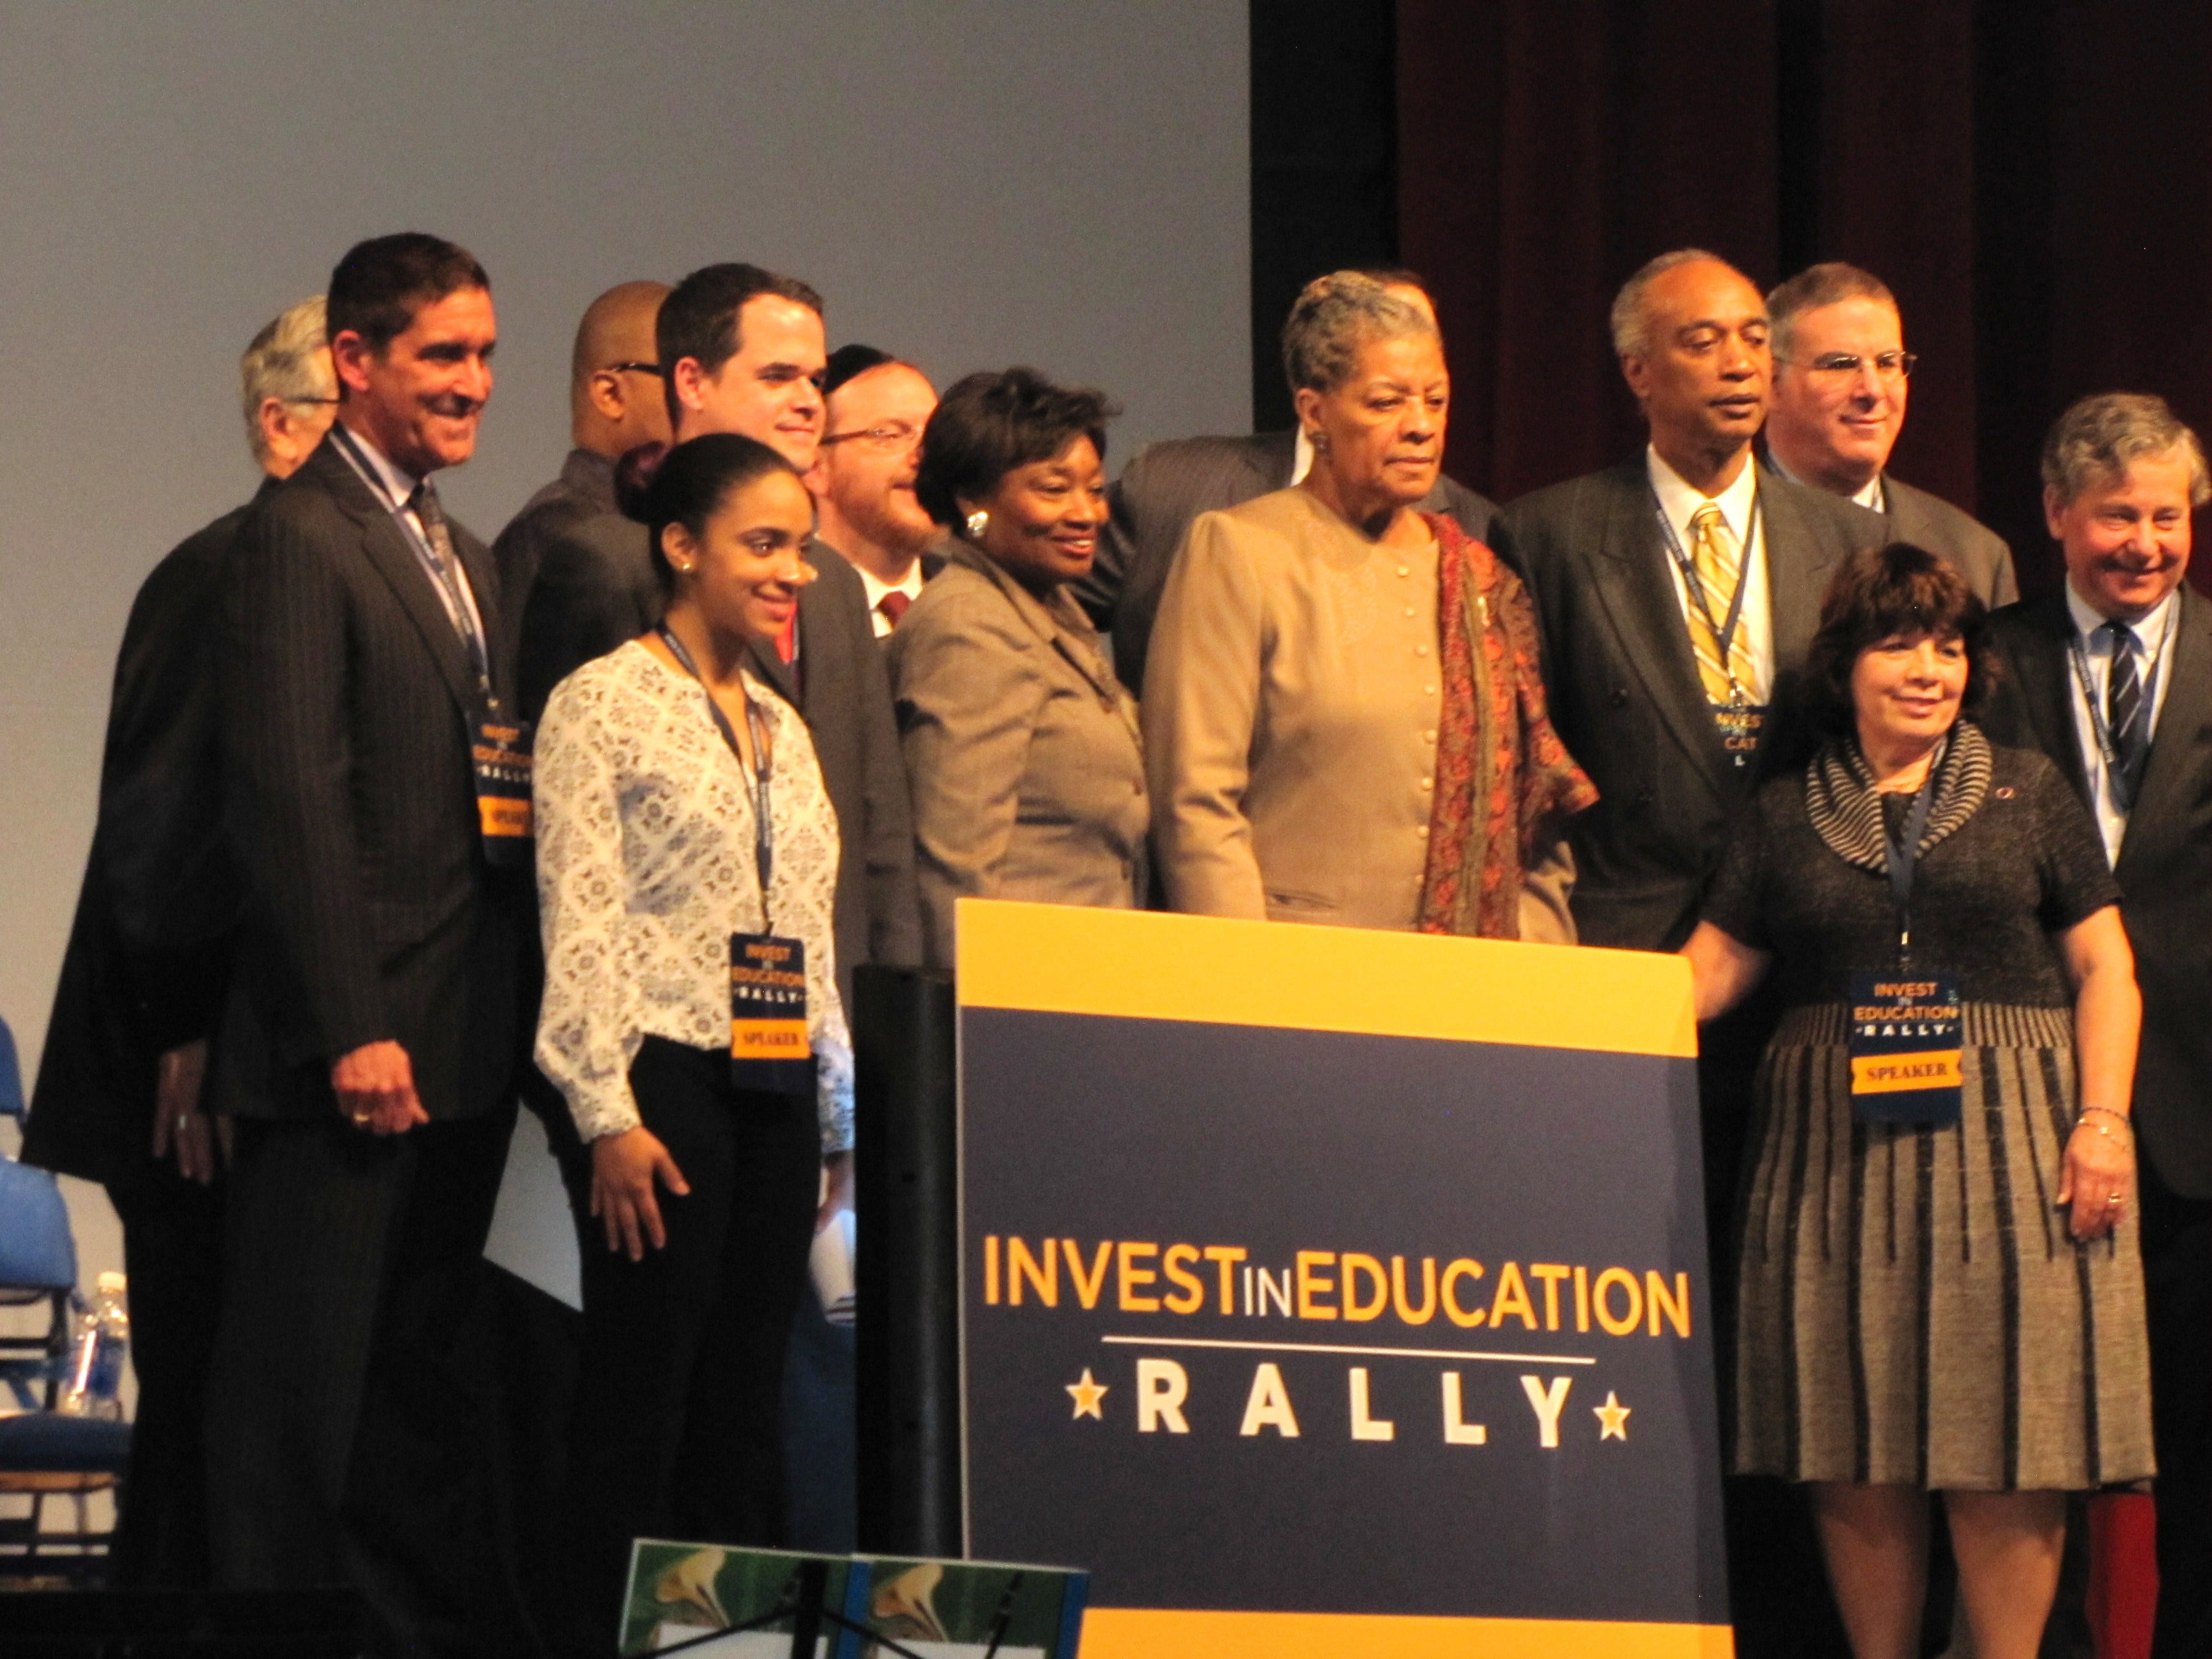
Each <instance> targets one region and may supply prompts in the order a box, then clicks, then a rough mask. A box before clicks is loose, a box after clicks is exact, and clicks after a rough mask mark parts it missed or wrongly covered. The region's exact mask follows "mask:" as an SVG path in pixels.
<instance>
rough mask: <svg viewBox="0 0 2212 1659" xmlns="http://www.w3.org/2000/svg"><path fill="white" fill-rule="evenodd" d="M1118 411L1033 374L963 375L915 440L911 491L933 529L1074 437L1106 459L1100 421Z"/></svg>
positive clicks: (1082, 389) (1085, 391)
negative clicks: (917, 455) (962, 502)
mask: <svg viewBox="0 0 2212 1659" xmlns="http://www.w3.org/2000/svg"><path fill="white" fill-rule="evenodd" d="M1120 413H1121V410H1117V409H1116V408H1115V407H1114V405H1113V404H1110V403H1109V402H1108V401H1107V398H1106V394H1105V393H1104V392H1094V391H1092V390H1091V389H1090V388H1089V387H1087V386H1077V387H1069V386H1054V384H1053V383H1052V382H1051V381H1050V380H1046V379H1045V377H1044V376H1043V375H1042V374H1038V373H1037V372H1036V370H1035V369H1033V368H1010V369H1007V370H1006V372H1005V373H1003V374H990V373H987V372H984V373H979V374H970V375H969V376H968V377H967V378H966V379H965V380H962V381H961V382H960V383H959V384H958V385H957V386H954V387H953V388H952V389H951V391H949V392H946V393H945V397H944V399H943V401H942V402H940V403H939V404H938V405H937V412H936V413H935V414H933V415H932V416H930V417H929V425H928V427H927V428H926V429H925V430H924V431H923V433H922V435H921V461H920V463H919V464H918V465H917V468H916V471H915V480H914V493H915V495H917V496H918V497H920V499H921V505H922V510H923V511H924V512H926V513H928V514H929V516H930V517H931V518H933V519H934V520H937V522H938V523H939V524H941V525H946V526H951V525H952V524H955V523H956V522H957V520H959V517H960V508H959V506H958V502H959V499H960V498H961V497H962V496H963V495H964V496H966V497H967V498H968V499H969V501H977V500H980V499H981V497H983V496H985V495H989V494H990V493H991V491H992V489H994V487H995V486H996V485H997V483H998V482H999V480H1000V479H1001V478H1003V477H1006V474H1008V473H1009V472H1012V471H1013V470H1014V469H1015V468H1016V467H1018V466H1027V465H1029V464H1030V462H1032V461H1048V460H1050V459H1052V458H1053V457H1054V456H1055V455H1057V454H1059V453H1060V451H1061V450H1063V449H1065V448H1066V447H1067V446H1068V445H1069V444H1071V443H1073V441H1075V440H1076V439H1078V438H1088V439H1090V440H1091V447H1093V448H1095V449H1096V450H1097V452H1098V459H1100V460H1102V461H1103V460H1104V459H1106V422H1109V421H1110V420H1112V419H1113V418H1114V417H1115V416H1116V415H1118V414H1120Z"/></svg>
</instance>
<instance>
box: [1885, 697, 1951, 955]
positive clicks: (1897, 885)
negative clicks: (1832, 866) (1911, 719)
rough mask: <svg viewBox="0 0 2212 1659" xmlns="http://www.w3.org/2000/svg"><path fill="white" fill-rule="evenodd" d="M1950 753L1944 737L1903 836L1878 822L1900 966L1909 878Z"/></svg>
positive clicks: (1908, 916)
mask: <svg viewBox="0 0 2212 1659" xmlns="http://www.w3.org/2000/svg"><path fill="white" fill-rule="evenodd" d="M1950 753H1951V740H1950V738H1944V739H1943V746H1942V748H1940V749H1938V750H1936V755H1935V757H1934V758H1933V759H1931V760H1930V761H1929V763H1928V775H1927V776H1926V777H1924V778H1923V779H1922V780H1921V781H1920V789H1919V793H1917V794H1915V795H1914V796H1913V798H1912V808H1911V811H1909V812H1907V813H1906V814H1905V831H1904V834H1903V835H1901V836H1893V835H1891V834H1890V833H1889V823H1888V820H1887V816H1886V815H1885V817H1884V819H1883V823H1882V831H1881V851H1882V860H1883V862H1884V863H1886V864H1887V866H1889V896H1890V902H1892V903H1893V905H1895V906H1896V908H1897V959H1898V962H1899V965H1900V966H1901V965H1902V964H1903V963H1905V960H1906V958H1907V957H1909V956H1910V955H1911V951H1912V878H1913V875H1914V872H1916V871H1917V868H1918V866H1919V864H1920V838H1921V837H1922V836H1924V835H1926V834H1927V833H1928V817H1929V813H1930V812H1932V811H1934V810H1935V807H1936V776H1937V775H1938V774H1939V773H1941V772H1942V769H1943V763H1944V762H1945V761H1946V760H1947V759H1948V758H1949V757H1950Z"/></svg>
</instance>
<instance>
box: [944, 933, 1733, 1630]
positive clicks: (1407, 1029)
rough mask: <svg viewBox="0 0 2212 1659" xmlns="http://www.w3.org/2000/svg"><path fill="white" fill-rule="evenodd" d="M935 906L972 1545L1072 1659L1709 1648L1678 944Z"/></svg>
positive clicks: (1702, 1385)
mask: <svg viewBox="0 0 2212 1659" xmlns="http://www.w3.org/2000/svg"><path fill="white" fill-rule="evenodd" d="M958 929H959V933H958V964H957V965H958V972H957V975H956V984H957V1033H958V1075H959V1118H958V1137H959V1138H958V1157H959V1164H958V1168H959V1175H958V1194H959V1207H960V1215H959V1225H958V1237H959V1258H958V1262H957V1273H958V1285H959V1319H960V1327H959V1339H960V1340H959V1364H960V1378H959V1387H960V1398H959V1411H960V1434H959V1437H958V1439H959V1445H960V1451H961V1458H962V1464H963V1468H962V1480H961V1482H960V1487H961V1499H962V1504H963V1510H962V1516H961V1522H962V1528H963V1542H964V1546H965V1549H966V1553H969V1554H970V1555H975V1556H983V1557H995V1558H1000V1559H1026V1560H1036V1561H1052V1562H1060V1563H1065V1564H1066V1565H1071V1566H1078V1567H1083V1568H1087V1569H1088V1570H1090V1571H1091V1610H1090V1612H1089V1613H1088V1615H1087V1616H1086V1620H1085V1632H1084V1644H1083V1654H1084V1656H1085V1659H1200V1656H1203V1659H1237V1656H1244V1655H1251V1656H1261V1655H1265V1656H1267V1659H1308V1656H1310V1659H1320V1656H1323V1655H1327V1656H1329V1659H1368V1656H1376V1659H1379V1656H1383V1655H1392V1656H1395V1655H1401V1654H1407V1653H1419V1654H1421V1655H1423V1656H1425V1659H1478V1656H1479V1659H1491V1656H1504V1655H1509V1654H1510V1655H1522V1654H1537V1653H1541V1654H1545V1655H1547V1656H1590V1659H1596V1656H1636V1659H1645V1656H1650V1659H1661V1656H1665V1659H1693V1656H1695V1659H1719V1656H1724V1655H1728V1654H1730V1653H1732V1652H1733V1650H1734V1644H1733V1639H1732V1638H1731V1635H1730V1633H1729V1628H1728V1625H1729V1614H1728V1603H1727V1587H1726V1577H1725V1567H1724V1564H1723V1547H1722V1528H1721V1500H1720V1468H1721V1466H1720V1451H1719V1437H1718V1431H1717V1422H1716V1412H1715V1401H1714V1389H1713V1374H1712V1365H1713V1359H1712V1352H1711V1330H1712V1323H1713V1322H1712V1317H1711V1306H1710V1304H1709V1300H1708V1298H1709V1294H1710V1286H1709V1284H1708V1275H1707V1271H1706V1253H1705V1229H1704V1217H1705V1206H1704V1198H1703V1191H1702V1180H1701V1176H1700V1165H1699V1134H1698V1108H1697V1079H1696V1066H1695V1054H1696V1028H1695V1024H1694V1020H1693V1014H1692V1001H1691V990H1690V976H1689V971H1688V968H1687V965H1686V963H1683V962H1681V961H1680V959H1678V958H1674V957H1662V956H1654V955H1648V954H1641V953H1636V952H1628V951H1596V950H1565V949H1559V948H1556V947H1551V946H1544V945H1520V944H1508V943H1500V942H1496V941H1489V940H1476V939H1443V938H1434V937H1426V936H1422V935H1415V934H1401V933H1374V932H1366V931H1359V930H1352V929H1342V928H1328V927H1297V926H1285V925H1281V924H1270V923H1256V922H1241V921H1218V920H1212V919H1206V918H1200V917H1191V916H1174V915H1154V914H1147V913H1139V912H1125V911H1109V910H1095V909H1081V908H1065V907H1058V906H1047V905H1028V904H1010V903H1000V902H981V901H963V902H962V903H961V906H960V912H959V917H958Z"/></svg>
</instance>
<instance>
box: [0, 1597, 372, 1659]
mask: <svg viewBox="0 0 2212 1659" xmlns="http://www.w3.org/2000/svg"><path fill="white" fill-rule="evenodd" d="M368 1651H369V1647H368V1608H367V1607H366V1606H365V1605H364V1604H363V1602H362V1599H361V1598H360V1597H359V1596H358V1595H355V1594H354V1592H353V1591H351V1590H346V1589H327V1590H24V1591H21V1592H20V1593H17V1594H13V1595H0V1655H5V1656H6V1659H232V1656H238V1659H280V1656H281V1659H365V1656H366V1655H367V1654H368Z"/></svg>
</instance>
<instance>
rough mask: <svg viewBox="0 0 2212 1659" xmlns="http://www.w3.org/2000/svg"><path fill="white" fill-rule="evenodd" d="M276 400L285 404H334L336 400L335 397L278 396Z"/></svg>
mask: <svg viewBox="0 0 2212 1659" xmlns="http://www.w3.org/2000/svg"><path fill="white" fill-rule="evenodd" d="M277 401H278V402H279V403H286V404H334V403H336V402H337V401H338V400H337V398H278V399H277Z"/></svg>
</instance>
